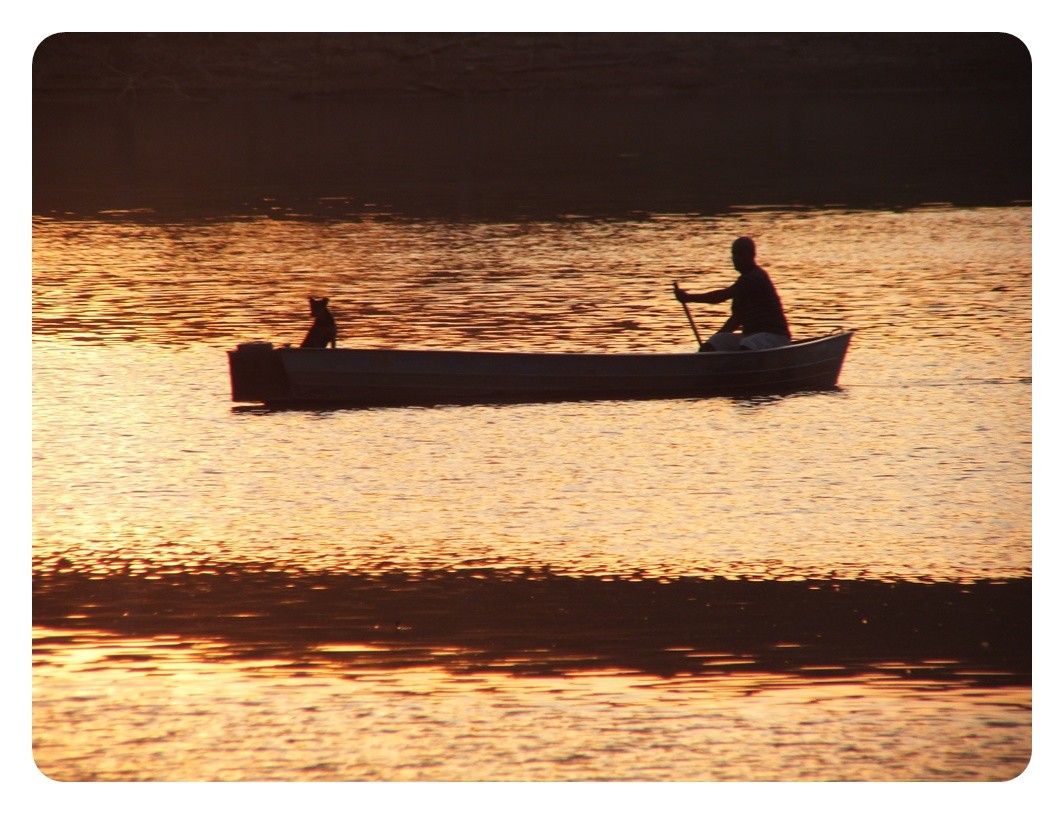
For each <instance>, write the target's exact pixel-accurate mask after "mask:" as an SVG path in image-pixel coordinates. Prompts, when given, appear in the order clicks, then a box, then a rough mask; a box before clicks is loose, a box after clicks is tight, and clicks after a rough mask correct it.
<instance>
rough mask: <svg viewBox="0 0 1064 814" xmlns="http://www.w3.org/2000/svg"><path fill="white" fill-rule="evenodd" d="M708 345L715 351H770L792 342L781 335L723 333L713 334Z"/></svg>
mask: <svg viewBox="0 0 1064 814" xmlns="http://www.w3.org/2000/svg"><path fill="white" fill-rule="evenodd" d="M706 344H707V345H709V346H710V347H711V348H712V349H713V350H715V351H728V350H768V349H769V348H779V347H782V346H783V345H789V344H791V340H789V339H788V338H787V337H785V336H781V335H780V334H770V333H759V334H749V335H747V334H730V333H723V332H722V333H715V334H713V336H711V337H710V338H709V339H708V340H706Z"/></svg>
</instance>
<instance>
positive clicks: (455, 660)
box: [33, 206, 1031, 780]
mask: <svg viewBox="0 0 1064 814" xmlns="http://www.w3.org/2000/svg"><path fill="white" fill-rule="evenodd" d="M1030 230H1031V213H1030V210H1029V209H1028V208H1024V207H1013V208H1003V209H956V208H950V207H927V208H922V209H917V210H908V211H899V212H895V211H874V212H869V211H846V210H817V211H807V210H788V211H779V210H773V211H761V210H745V211H739V212H736V213H733V214H732V215H728V216H720V217H700V216H693V215H660V216H650V215H648V216H643V217H640V218H637V219H629V220H591V219H585V218H578V217H571V218H561V219H557V220H554V221H534V222H519V223H480V222H446V221H423V220H422V221H418V220H413V221H412V220H404V219H401V218H395V217H387V216H370V215H366V216H364V217H361V218H357V219H350V218H349V219H346V220H342V221H340V220H338V221H328V220H321V219H312V218H309V217H301V216H300V214H299V213H297V212H292V211H288V210H285V209H283V208H282V207H280V206H278V210H277V212H276V217H275V218H261V219H232V220H223V221H216V222H191V223H156V222H152V221H151V219H150V218H138V217H131V216H130V215H129V213H113V214H110V215H103V216H101V217H100V218H98V219H95V220H77V221H71V220H66V221H64V220H49V219H38V220H37V221H35V223H34V275H33V295H34V312H33V328H34V337H33V338H34V342H33V364H34V377H33V392H34V397H33V398H34V416H33V507H34V508H33V557H34V590H35V613H34V615H35V625H36V627H35V666H34V756H35V758H36V760H37V762H38V765H39V766H40V768H41V769H42V771H44V772H45V773H46V774H47V775H49V776H52V777H56V778H59V779H104V780H107V779H146V780H184V779H190V780H191V779H285V780H287V779H346V780H365V779H380V780H421V779H428V780H474V779H488V780H490V779H499V780H510V779H529V780H539V779H546V780H568V779H576V780H583V779H589V780H596V779H598V780H613V779H650V780H716V779H721V780H724V779H727V780H731V779H742V780H776V779H784V780H793V779H827V780H831V779H871V780H895V779H906V780H908V779H920V780H926V779H952V780H965V779H1007V778H1010V777H1013V776H1016V775H1017V774H1018V773H1019V772H1021V771H1022V770H1023V768H1024V766H1025V765H1026V761H1027V758H1028V757H1029V754H1030V676H1029V670H1030V663H1029V660H1030V650H1029V646H1024V642H1025V640H1024V636H1027V637H1028V638H1027V639H1026V642H1028V643H1029V631H1030V618H1029V594H1030V576H1031V514H1030V501H1031V497H1030V490H1031V422H1030V415H1031V256H1030V245H1031V239H1030ZM739 234H749V235H751V236H753V237H754V238H755V239H756V240H757V242H758V246H759V250H760V259H761V262H762V264H763V265H764V267H765V268H766V269H767V270H768V271H769V273H770V274H771V275H772V276H773V278H774V280H775V282H776V285H777V288H778V289H779V290H780V293H781V296H782V298H783V300H784V303H785V305H786V306H787V309H788V314H789V317H790V320H791V324H792V329H793V330H794V332H795V334H796V335H799V336H809V335H816V334H820V333H825V332H827V331H829V330H831V329H833V328H834V327H836V326H845V327H847V328H856V329H857V334H856V336H855V339H854V341H853V344H852V345H851V349H850V355H849V358H848V359H847V361H846V365H845V367H844V369H843V372H842V376H841V378H840V382H839V384H840V387H839V389H838V390H836V391H831V392H823V393H804V394H795V395H791V396H787V397H776V398H757V399H727V398H716V399H683V400H661V401H638V402H609V401H607V402H577V403H562V404H523V405H522V404H517V405H483V406H467V407H437V408H417V409H413V408H411V409H403V408H390V409H364V410H354V409H351V410H330V411H286V412H269V411H264V410H261V409H254V408H253V409H247V408H240V407H236V406H235V405H233V404H232V403H231V402H230V401H229V382H228V374H227V368H226V358H225V350H227V349H230V348H232V347H233V346H235V344H236V343H237V342H243V341H249V340H258V339H261V340H269V341H273V342H275V343H284V342H298V341H299V340H300V339H301V338H302V334H303V332H304V331H305V330H306V327H307V325H308V323H309V319H308V315H307V313H306V297H307V295H308V294H316V295H324V296H329V297H330V298H331V306H332V309H333V312H334V314H335V315H336V317H337V319H338V322H339V324H340V344H341V346H346V347H381V348H384V347H395V348H422V347H440V348H442V347H446V348H467V349H491V350H552V351H556V350H562V351H607V352H608V351H618V352H621V351H649V352H670V351H678V350H690V349H691V348H692V347H693V345H694V339H693V336H692V335H691V332H690V329H689V326H688V325H687V322H686V319H685V317H684V315H683V311H682V309H681V308H680V306H679V305H678V303H676V302H675V300H674V299H673V298H672V295H671V284H672V281H673V280H678V281H680V282H681V284H683V285H685V286H687V287H690V288H711V287H718V286H722V285H725V284H727V283H728V282H729V281H730V280H731V279H732V278H733V277H734V271H732V270H731V269H730V268H729V265H728V246H729V244H730V242H731V240H732V239H733V238H734V237H735V236H737V235H739ZM693 308H694V309H695V315H696V317H697V319H698V320H699V323H700V326H701V329H702V332H703V334H706V333H709V332H710V331H711V330H712V329H713V328H714V326H716V325H719V324H720V323H722V322H723V321H724V319H725V317H726V312H725V311H724V310H723V307H715V306H693ZM796 585H797V586H798V587H797V588H796V587H795V586H796ZM735 586H738V587H735ZM650 588H654V590H653V591H650ZM890 590H893V591H894V593H886V594H883V593H881V592H882V591H890ZM795 591H798V592H797V593H796V592H795ZM902 591H913V593H905V594H904V596H905V598H904V600H902V599H894V597H900V596H901V593H900V592H902ZM828 597H830V600H829V599H828ZM1024 597H1026V599H1025V598H1024ZM959 609H963V612H962V611H961V610H959ZM1025 611H1026V612H1025ZM1003 615H1004V622H1002V619H1001V617H1002V616H1003ZM936 620H937V621H936ZM791 623H793V624H791ZM936 626H937V628H938V631H937V632H936V631H935V628H936ZM1010 642H1011V643H1010ZM1016 642H1019V644H1018V645H1017V644H1016ZM677 654H679V655H677ZM781 654H783V655H782V656H781ZM784 656H785V657H784ZM814 743H815V744H816V745H817V748H816V749H811V748H810V745H811V744H814Z"/></svg>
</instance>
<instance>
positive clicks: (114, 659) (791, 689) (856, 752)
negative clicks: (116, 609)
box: [34, 629, 1031, 781]
mask: <svg viewBox="0 0 1064 814" xmlns="http://www.w3.org/2000/svg"><path fill="white" fill-rule="evenodd" d="M218 649H219V648H218V645H217V643H215V642H212V641H210V640H200V641H197V640H191V641H187V640H186V641H182V642H175V641H173V640H169V639H165V638H163V639H159V638H149V639H136V638H125V637H114V636H111V635H107V634H102V633H92V632H90V631H85V632H82V633H80V634H78V636H77V637H71V636H70V634H69V633H68V632H66V631H63V630H48V629H42V630H39V631H38V632H37V634H36V638H35V659H36V662H35V669H34V682H35V690H36V689H38V688H44V687H47V691H42V692H41V694H40V696H39V697H38V700H37V702H36V703H35V708H34V724H35V726H34V733H35V735H34V756H35V758H36V759H37V761H38V764H39V765H40V766H41V768H42V769H43V770H44V771H46V772H47V774H48V775H49V776H50V777H52V778H54V779H58V780H168V781H181V780H188V781H202V780H221V781H225V780H230V781H237V780H240V781H244V780H262V781H268V780H288V779H292V778H294V777H298V778H300V779H304V780H363V781H374V780H388V781H433V780H435V781H451V780H462V781H475V780H489V781H542V780H547V781H558V780H599V781H611V780H613V781H617V780H624V781H634V780H645V781H660V780H669V781H675V780H692V781H706V780H710V781H713V780H717V781H727V780H793V781H800V780H873V781H884V780H894V781H908V780H938V779H948V780H972V781H976V780H1006V779H1011V778H1012V777H1014V776H1016V775H1017V774H1019V773H1020V772H1021V771H1022V770H1023V769H1024V767H1025V766H1026V763H1027V759H1028V757H1029V755H1030V743H1031V732H1030V719H1029V715H1030V703H1031V699H1030V688H1029V687H1026V688H1025V687H1008V686H1002V687H979V686H969V687H967V688H966V687H964V686H963V685H961V686H958V687H954V688H953V689H952V690H951V691H944V690H945V689H946V688H945V687H944V686H943V685H942V684H941V683H940V682H934V681H930V682H929V681H926V680H921V679H919V678H916V679H908V678H898V677H888V676H885V675H868V676H861V675H858V676H844V677H839V676H834V675H831V674H827V675H822V676H818V677H817V676H805V677H802V678H801V679H794V678H788V677H786V676H781V675H778V674H772V673H757V672H747V673H737V674H728V673H719V674H714V675H710V676H707V675H702V676H692V677H688V678H686V679H685V678H683V677H676V678H672V679H670V680H669V681H667V682H662V681H655V680H653V679H648V678H646V677H643V676H639V675H633V674H630V673H626V672H623V671H615V670H606V671H594V670H592V671H581V672H577V673H571V674H567V675H566V676H564V678H558V677H550V676H539V677H537V676H524V677H521V678H518V679H515V678H513V677H509V676H500V675H498V674H493V673H490V672H479V673H473V674H464V675H463V674H458V675H456V674H454V673H448V672H446V671H444V670H442V669H440V668H437V667H432V666H423V665H422V666H409V667H404V668H400V669H395V668H394V667H391V666H389V667H388V668H386V669H374V668H373V667H368V668H357V667H356V668H355V669H347V670H338V669H336V667H335V666H332V665H330V664H324V665H321V664H307V663H300V664H292V663H286V662H283V661H277V660H273V659H269V658H263V659H258V660H254V659H252V660H245V661H239V662H233V661H228V660H225V659H219V658H218ZM64 686H69V687H70V689H71V690H72V692H70V693H66V694H65V693H63V692H62V688H63V687H64ZM74 690H76V694H75V692H73V691H74ZM219 710H225V711H226V714H225V715H224V716H219V714H218V711H219ZM72 722H74V723H75V724H76V725H72ZM826 743H845V744H847V748H846V749H845V750H837V749H834V748H819V747H818V748H812V747H815V746H816V745H817V744H826ZM485 755H491V760H489V761H485V759H484V758H485Z"/></svg>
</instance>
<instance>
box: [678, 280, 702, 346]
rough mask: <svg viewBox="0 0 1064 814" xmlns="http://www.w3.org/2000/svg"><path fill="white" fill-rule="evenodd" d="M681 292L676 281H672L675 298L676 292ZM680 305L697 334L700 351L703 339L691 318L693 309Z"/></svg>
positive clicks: (684, 303)
mask: <svg viewBox="0 0 1064 814" xmlns="http://www.w3.org/2000/svg"><path fill="white" fill-rule="evenodd" d="M679 290H680V287H679V286H678V285H676V281H675V280H673V281H672V293H673V295H674V296H675V294H676V292H677V291H679ZM680 305H682V306H683V312H684V313H685V314H687V322H688V323H689V324H690V326H691V330H692V331H694V332H695V339H696V340H697V341H698V349H699V350H701V349H702V337H701V336H699V334H698V326H697V325H695V321H694V320H693V319H692V318H691V309H690V308H688V307H687V303H686V302H684V301H683V300H680Z"/></svg>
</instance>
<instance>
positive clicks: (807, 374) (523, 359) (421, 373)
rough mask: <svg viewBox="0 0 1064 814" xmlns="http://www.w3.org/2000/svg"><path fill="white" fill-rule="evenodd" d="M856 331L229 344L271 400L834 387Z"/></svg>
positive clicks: (252, 397)
mask: <svg viewBox="0 0 1064 814" xmlns="http://www.w3.org/2000/svg"><path fill="white" fill-rule="evenodd" d="M852 335H853V334H852V332H843V333H837V334H833V335H831V336H827V337H823V338H820V339H812V340H806V341H803V342H795V343H792V344H790V345H787V346H785V347H782V348H772V349H770V350H758V351H737V352H732V353H672V354H650V353H643V354H637V353H508V352H500V351H448V350H359V349H349V348H341V349H310V348H287V347H286V348H274V347H273V346H272V345H270V344H269V343H247V344H244V345H240V346H238V348H237V349H236V350H235V351H229V352H228V355H229V370H230V379H231V384H232V398H233V401H236V402H251V403H261V404H266V405H268V406H301V405H352V406H383V405H415V404H468V403H493V402H515V401H578V400H588V399H645V398H686V397H692V396H713V395H748V394H757V393H784V392H793V391H797V390H821V389H829V388H834V387H835V386H836V385H837V382H838V377H839V373H840V371H841V369H842V363H843V360H844V358H845V356H846V350H847V348H848V347H849V343H850V338H851V337H852Z"/></svg>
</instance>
